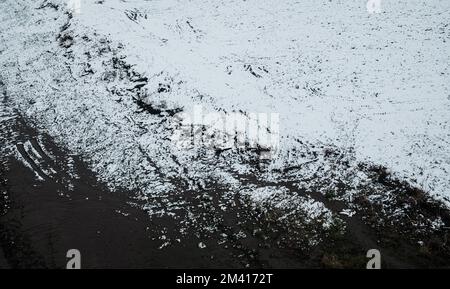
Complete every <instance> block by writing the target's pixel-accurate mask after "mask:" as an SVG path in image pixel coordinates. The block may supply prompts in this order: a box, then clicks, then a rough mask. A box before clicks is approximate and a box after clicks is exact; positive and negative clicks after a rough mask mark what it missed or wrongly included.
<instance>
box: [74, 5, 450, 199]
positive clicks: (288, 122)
mask: <svg viewBox="0 0 450 289" xmlns="http://www.w3.org/2000/svg"><path fill="white" fill-rule="evenodd" d="M381 5H382V6H381V7H382V11H383V13H382V14H369V13H368V11H367V10H366V1H315V0H302V1H275V0H272V1H270V0H269V1H267V0H263V1H261V0H253V1H241V0H239V1H174V0H169V1H166V0H165V1H126V2H124V1H118V0H117V1H114V0H109V1H104V2H103V4H102V5H99V4H96V3H95V1H82V2H81V9H80V14H75V20H76V23H80V25H79V26H77V27H83V26H87V27H90V28H92V29H95V30H96V31H97V32H98V33H100V34H102V35H108V37H110V39H112V40H114V41H117V42H120V43H123V44H124V46H125V47H126V49H125V51H124V55H125V56H126V59H127V62H128V63H130V64H135V65H136V70H137V71H139V72H142V73H144V74H145V75H147V76H149V77H156V78H159V80H158V81H155V83H159V82H161V79H163V78H167V77H169V78H171V82H172V83H173V84H172V86H174V89H173V92H172V93H168V94H164V95H163V96H162V97H163V98H164V100H166V101H167V102H168V103H170V104H172V105H173V106H180V107H185V108H188V109H189V108H191V107H192V106H193V105H194V104H196V103H202V105H203V106H205V107H207V109H209V110H218V109H223V110H225V111H235V110H242V111H245V112H249V113H251V112H255V113H259V112H266V113H279V115H280V128H279V131H280V134H281V147H282V149H283V150H290V149H291V148H292V147H295V146H296V145H297V143H296V142H295V139H305V140H307V141H308V142H312V143H315V142H319V143H322V144H333V145H336V146H338V147H340V148H344V149H348V148H354V150H355V153H356V156H357V159H358V160H361V161H363V160H364V161H366V160H368V161H371V162H373V163H376V164H380V165H383V166H386V167H387V168H389V169H390V170H392V172H394V173H395V174H397V175H398V176H399V177H401V178H405V179H406V180H408V181H410V182H411V183H412V184H414V185H417V186H420V187H421V188H423V189H425V190H427V191H430V192H432V193H434V194H436V195H443V196H450V127H449V125H450V90H449V88H450V75H449V73H450V70H449V65H450V43H449V41H448V37H449V35H450V27H449V22H448V21H449V20H448V19H450V2H448V1H445V0H441V1H438V0H433V1H414V0H413V1H411V0H408V1H383V2H382V3H381ZM127 15H128V16H129V15H133V16H132V19H133V22H134V23H130V19H129V18H128V17H127ZM133 17H134V18H133ZM76 33H81V31H77V32H76ZM249 66H250V67H251V68H252V70H253V71H254V72H255V73H256V74H257V75H258V76H257V77H255V76H254V75H253V74H251V73H250V72H249V70H248V67H249ZM160 72H163V75H161V76H159V75H158V74H159V73H160ZM177 81H182V82H183V83H182V84H177ZM149 89H155V88H154V87H152V86H151V85H149ZM193 91H195V92H197V91H198V93H200V94H201V95H204V96H205V97H207V99H208V101H207V102H205V101H202V100H198V99H196V98H197V97H198V95H197V94H196V93H195V92H193Z"/></svg>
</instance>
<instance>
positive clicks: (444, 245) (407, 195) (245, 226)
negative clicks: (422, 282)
mask: <svg viewBox="0 0 450 289" xmlns="http://www.w3.org/2000/svg"><path fill="white" fill-rule="evenodd" d="M5 128H7V129H5ZM1 134H2V135H1V137H2V139H3V140H4V141H2V145H6V143H7V142H6V140H8V141H9V142H11V141H12V142H13V143H14V149H13V151H14V152H15V154H16V156H14V155H6V154H5V155H3V156H2V165H1V167H0V181H1V183H0V186H1V188H0V189H1V192H2V198H1V199H0V204H1V208H2V210H1V217H0V245H1V246H0V267H2V268H65V266H66V263H67V260H68V259H67V258H66V252H67V251H68V250H69V249H78V250H80V252H81V258H82V267H83V268H365V265H366V262H367V258H366V256H365V255H366V252H367V250H369V249H372V248H376V249H379V250H380V251H381V254H382V266H383V267H384V268H430V267H431V268H436V267H437V268H443V267H447V268H448V267H450V258H449V257H450V247H449V244H448V242H447V231H446V230H440V231H437V232H433V233H426V234H424V233H423V232H422V233H419V232H418V231H416V230H415V229H414V227H412V225H411V226H410V227H408V224H407V223H405V225H404V226H402V227H401V228H399V227H398V225H396V224H398V222H397V223H393V224H394V225H393V224H389V223H388V222H385V223H381V224H380V222H376V220H377V219H380V218H382V217H380V215H381V213H382V212H381V210H382V208H377V207H376V206H373V205H371V204H368V203H365V202H364V200H363V199H361V200H359V202H360V204H361V208H362V210H361V211H358V212H357V214H356V215H354V216H353V217H348V218H345V219H344V220H345V229H343V230H344V233H343V234H342V233H340V232H336V234H333V232H331V233H330V231H327V232H326V234H327V235H326V236H323V237H324V241H323V242H321V243H319V244H318V245H317V246H315V247H313V248H312V249H308V250H305V249H304V247H302V246H300V245H299V244H301V242H302V238H304V236H307V235H308V231H307V230H308V227H307V228H306V229H305V228H303V229H302V230H304V231H298V228H297V227H296V226H294V225H293V226H291V227H290V226H289V224H288V225H286V224H280V223H278V222H277V221H276V220H277V212H276V211H272V212H270V214H269V213H267V212H263V211H258V209H255V208H251V207H250V206H248V204H245V203H243V202H241V201H240V200H238V199H237V200H236V202H237V204H238V205H237V206H235V207H234V209H232V210H227V211H226V213H225V212H223V213H221V212H220V210H211V211H205V212H203V213H205V216H210V217H211V218H215V217H216V216H214V214H222V215H221V216H220V217H221V218H222V220H223V222H222V224H221V227H222V228H221V231H222V233H226V236H227V237H226V240H225V241H223V236H219V235H218V234H215V233H214V234H211V235H209V236H198V235H197V234H194V232H192V234H187V236H188V237H187V238H185V239H183V240H179V242H175V243H171V244H170V245H169V246H164V245H163V243H162V242H161V234H162V232H161V228H164V232H163V233H164V234H166V235H167V236H170V235H171V230H177V224H176V221H175V220H173V219H171V218H168V217H161V218H157V217H152V218H151V217H149V215H148V214H147V213H146V212H145V211H143V210H141V209H140V208H139V206H136V204H138V202H137V201H136V200H135V199H133V198H132V196H133V192H128V191H125V190H123V191H122V192H120V191H115V192H110V191H109V190H108V188H107V187H106V186H105V185H104V184H101V183H99V182H98V181H97V178H96V176H95V175H94V174H93V173H92V172H91V171H90V170H89V169H88V167H87V166H86V164H85V163H84V162H83V161H82V160H81V159H80V158H79V157H78V156H74V155H71V154H70V153H69V152H67V151H66V150H65V149H64V148H61V147H58V146H57V145H56V144H55V143H54V142H53V141H52V139H51V138H50V137H48V136H47V135H46V134H45V133H42V132H41V133H39V132H38V131H37V130H36V129H34V124H33V123H32V122H31V121H29V120H26V119H24V118H22V117H21V116H19V115H15V116H14V117H13V119H12V120H8V122H7V124H4V126H3V129H2V133H1ZM21 158H22V161H19V160H18V159H21ZM24 160H25V161H24ZM26 163H27V164H29V166H30V167H27V166H26V165H25V164H26ZM30 168H32V169H30ZM373 171H374V175H375V176H376V178H377V180H376V181H380V182H385V183H387V185H390V186H392V187H393V188H398V189H399V190H400V191H401V192H403V194H402V193H399V194H398V198H397V199H396V202H398V204H393V205H399V204H401V203H402V202H413V203H414V204H415V205H416V207H415V209H414V212H415V214H417V216H423V215H425V216H433V217H435V216H440V217H441V218H442V219H443V221H444V222H445V223H446V225H447V226H448V225H449V222H450V219H449V213H448V210H447V209H445V208H444V207H443V206H442V205H440V204H439V203H436V202H435V201H433V200H431V199H430V198H428V197H426V195H425V194H424V193H423V192H420V191H417V190H414V189H413V188H409V187H408V186H407V185H405V184H403V183H401V182H396V181H391V180H388V178H387V176H386V175H384V174H385V173H384V171H383V170H382V169H373ZM250 181H251V180H250ZM280 185H284V186H286V187H288V186H290V185H292V184H289V183H286V184H280ZM210 193H211V194H212V195H214V194H220V193H221V188H217V190H216V192H210ZM309 194H310V196H311V197H313V198H314V199H315V200H318V201H321V202H323V203H324V204H325V205H326V207H327V208H329V209H330V210H332V211H334V212H339V211H340V210H342V208H343V207H345V205H344V204H343V203H341V202H339V201H336V200H333V198H329V197H327V196H324V195H322V194H320V193H317V194H315V193H309ZM133 204H134V205H133ZM212 205H213V206H214V203H212ZM213 212H215V213H213ZM408 217H409V218H411V220H413V219H414V218H415V216H412V215H409V216H408ZM309 229H311V230H315V228H312V227H311V228H309ZM339 229H340V228H337V231H339ZM296 230H297V231H296ZM408 230H409V231H408ZM242 231H243V232H245V233H246V236H247V237H245V238H237V237H236V236H237V234H238V232H242ZM404 232H409V233H408V234H405V233H404ZM324 234H325V233H324ZM203 237H204V238H207V239H206V240H205V239H204V238H203ZM417 239H420V240H421V244H420V245H419V244H418V243H417ZM199 244H207V245H206V247H204V246H199Z"/></svg>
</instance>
